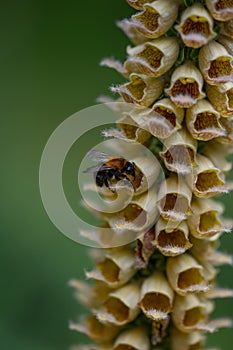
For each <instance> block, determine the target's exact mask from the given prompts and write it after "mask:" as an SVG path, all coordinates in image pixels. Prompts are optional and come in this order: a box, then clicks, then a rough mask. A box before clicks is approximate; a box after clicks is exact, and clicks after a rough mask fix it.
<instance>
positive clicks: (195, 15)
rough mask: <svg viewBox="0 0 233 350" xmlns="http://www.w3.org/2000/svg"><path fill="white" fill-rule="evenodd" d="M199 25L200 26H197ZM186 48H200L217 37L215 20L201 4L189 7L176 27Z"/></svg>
mask: <svg viewBox="0 0 233 350" xmlns="http://www.w3.org/2000/svg"><path fill="white" fill-rule="evenodd" d="M197 23H199V25H198V24H197ZM175 29H176V30H177V31H178V32H179V34H180V36H181V38H182V40H183V42H184V43H185V45H186V46H189V47H193V48H199V47H201V46H203V45H205V44H206V43H207V42H208V41H209V40H211V39H213V38H214V37H215V36H216V33H215V32H214V31H213V19H212V17H211V16H210V15H209V13H208V11H206V10H205V9H204V7H203V6H202V5H201V4H200V3H196V4H194V5H193V6H190V7H188V8H187V9H186V10H185V11H184V12H183V13H182V16H181V23H180V24H179V25H176V26H175Z"/></svg>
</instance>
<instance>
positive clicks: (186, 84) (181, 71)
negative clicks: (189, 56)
mask: <svg viewBox="0 0 233 350" xmlns="http://www.w3.org/2000/svg"><path fill="white" fill-rule="evenodd" d="M202 87H203V77H202V75H201V73H200V71H199V70H198V69H197V68H196V67H195V66H194V64H193V63H191V62H186V63H184V64H182V65H181V66H179V67H178V68H176V69H175V71H174V72H173V74H172V77H171V86H170V87H169V88H168V89H166V90H165V91H166V93H167V94H168V95H169V96H170V98H171V100H172V101H173V102H174V103H175V104H176V105H177V106H178V107H181V108H190V107H191V106H193V105H194V104H195V103H196V102H197V101H198V100H200V99H202V98H203V97H205V94H204V93H203V92H202Z"/></svg>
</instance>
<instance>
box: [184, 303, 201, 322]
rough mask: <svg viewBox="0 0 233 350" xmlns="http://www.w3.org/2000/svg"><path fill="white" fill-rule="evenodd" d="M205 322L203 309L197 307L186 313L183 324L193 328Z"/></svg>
mask: <svg viewBox="0 0 233 350" xmlns="http://www.w3.org/2000/svg"><path fill="white" fill-rule="evenodd" d="M203 320H204V315H203V312H202V308H201V307H199V306H197V307H194V308H192V309H190V310H187V311H186V312H185V316H184V320H183V324H184V326H186V327H192V326H195V325H196V324H198V323H200V322H202V321H203Z"/></svg>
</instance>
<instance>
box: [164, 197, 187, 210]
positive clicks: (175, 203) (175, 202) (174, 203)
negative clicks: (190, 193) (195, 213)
mask: <svg viewBox="0 0 233 350" xmlns="http://www.w3.org/2000/svg"><path fill="white" fill-rule="evenodd" d="M160 204H161V207H162V209H163V211H170V210H174V209H175V211H176V212H179V213H186V212H187V209H188V200H187V198H185V197H183V196H181V195H179V194H177V193H168V194H167V195H166V196H165V197H164V198H163V199H162V200H161V201H160Z"/></svg>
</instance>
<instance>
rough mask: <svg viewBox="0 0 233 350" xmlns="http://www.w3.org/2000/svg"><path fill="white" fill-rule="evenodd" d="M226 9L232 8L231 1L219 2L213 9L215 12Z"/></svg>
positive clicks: (223, 0) (232, 3)
mask: <svg viewBox="0 0 233 350" xmlns="http://www.w3.org/2000/svg"><path fill="white" fill-rule="evenodd" d="M228 7H233V0H219V1H218V2H216V4H215V9H216V10H217V11H221V10H225V9H226V10H227V8H228Z"/></svg>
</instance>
